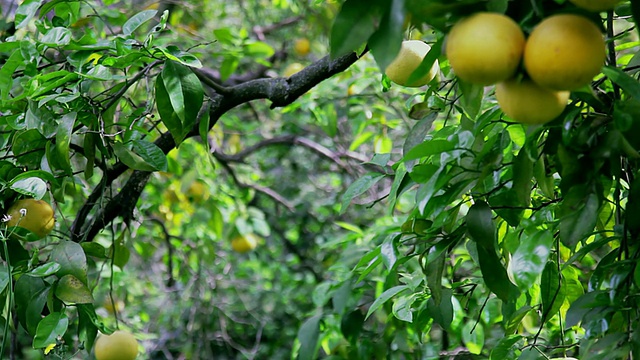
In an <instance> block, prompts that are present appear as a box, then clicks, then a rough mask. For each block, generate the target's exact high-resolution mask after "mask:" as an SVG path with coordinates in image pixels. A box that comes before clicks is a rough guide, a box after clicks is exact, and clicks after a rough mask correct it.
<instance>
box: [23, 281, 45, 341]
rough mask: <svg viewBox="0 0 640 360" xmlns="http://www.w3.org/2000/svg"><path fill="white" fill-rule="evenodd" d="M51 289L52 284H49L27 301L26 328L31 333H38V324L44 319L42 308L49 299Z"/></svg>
mask: <svg viewBox="0 0 640 360" xmlns="http://www.w3.org/2000/svg"><path fill="white" fill-rule="evenodd" d="M50 290H51V287H50V286H47V287H45V288H43V289H41V290H40V291H38V292H37V293H35V294H34V295H33V296H32V297H31V298H30V299H29V302H28V303H27V309H26V312H25V317H26V319H25V320H26V321H25V322H26V327H25V328H26V329H27V331H28V332H29V334H31V335H33V334H35V333H36V331H37V328H38V324H39V323H40V321H41V320H42V315H41V314H42V310H43V309H44V307H45V305H46V304H47V299H48V297H49V291H50ZM23 325H24V323H23Z"/></svg>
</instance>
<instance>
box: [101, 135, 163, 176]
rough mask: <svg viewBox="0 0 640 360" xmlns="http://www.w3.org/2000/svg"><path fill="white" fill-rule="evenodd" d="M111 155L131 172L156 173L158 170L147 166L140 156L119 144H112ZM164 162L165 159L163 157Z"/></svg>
mask: <svg viewBox="0 0 640 360" xmlns="http://www.w3.org/2000/svg"><path fill="white" fill-rule="evenodd" d="M112 147H113V153H114V154H115V155H116V157H117V158H118V159H119V160H120V161H122V163H123V164H125V165H127V166H128V167H129V168H131V169H133V170H140V171H157V170H160V169H158V168H156V167H155V166H154V165H152V164H149V163H147V162H146V161H145V159H144V158H142V156H140V155H138V154H136V153H135V152H133V151H131V150H129V149H128V148H127V147H126V146H125V145H124V144H122V143H121V142H114V143H113V144H112ZM165 160H166V157H165ZM156 165H157V164H156Z"/></svg>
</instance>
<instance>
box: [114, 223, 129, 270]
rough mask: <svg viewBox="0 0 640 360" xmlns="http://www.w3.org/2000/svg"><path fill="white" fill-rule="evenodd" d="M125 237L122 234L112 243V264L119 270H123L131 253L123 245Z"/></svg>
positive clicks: (124, 244)
mask: <svg viewBox="0 0 640 360" xmlns="http://www.w3.org/2000/svg"><path fill="white" fill-rule="evenodd" d="M124 240H125V235H124V232H122V233H121V234H120V236H118V238H116V239H115V241H114V242H113V245H112V247H113V264H114V265H115V266H117V267H119V268H120V269H123V268H124V266H125V265H126V264H127V263H128V262H129V257H130V256H131V252H130V251H129V248H128V247H127V245H126V243H125V241H124Z"/></svg>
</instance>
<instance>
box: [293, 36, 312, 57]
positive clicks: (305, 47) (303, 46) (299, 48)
mask: <svg viewBox="0 0 640 360" xmlns="http://www.w3.org/2000/svg"><path fill="white" fill-rule="evenodd" d="M293 51H294V52H295V54H296V55H298V56H306V55H307V54H309V51H311V43H310V42H309V39H306V38H301V39H298V40H296V41H295V42H294V43H293Z"/></svg>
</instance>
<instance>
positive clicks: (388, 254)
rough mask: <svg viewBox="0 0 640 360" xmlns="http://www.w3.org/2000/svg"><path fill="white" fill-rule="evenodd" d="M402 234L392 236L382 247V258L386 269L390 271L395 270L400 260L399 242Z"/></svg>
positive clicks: (388, 237)
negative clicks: (394, 267)
mask: <svg viewBox="0 0 640 360" xmlns="http://www.w3.org/2000/svg"><path fill="white" fill-rule="evenodd" d="M401 236H402V235H401V234H390V235H389V236H387V238H386V239H385V240H384V242H383V243H382V245H380V257H381V258H382V262H383V263H384V265H385V267H386V268H387V269H389V270H391V269H392V268H393V266H394V265H395V264H396V261H397V260H398V240H400V237H401Z"/></svg>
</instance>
